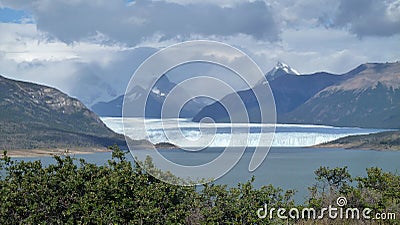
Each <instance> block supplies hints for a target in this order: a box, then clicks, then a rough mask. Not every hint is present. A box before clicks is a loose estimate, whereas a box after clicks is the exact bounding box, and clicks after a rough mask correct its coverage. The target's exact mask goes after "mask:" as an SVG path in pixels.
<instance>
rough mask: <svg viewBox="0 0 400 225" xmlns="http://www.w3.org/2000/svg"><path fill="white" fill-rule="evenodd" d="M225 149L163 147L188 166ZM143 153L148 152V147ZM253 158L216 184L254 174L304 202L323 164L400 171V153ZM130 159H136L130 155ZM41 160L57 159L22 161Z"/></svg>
mask: <svg viewBox="0 0 400 225" xmlns="http://www.w3.org/2000/svg"><path fill="white" fill-rule="evenodd" d="M221 151H222V148H208V149H207V150H206V151H201V152H184V151H176V150H160V152H161V153H162V154H163V155H164V156H165V157H166V158H168V159H170V160H172V161H174V162H177V163H181V164H186V165H195V164H199V163H203V162H208V161H210V159H213V158H215V157H216V156H218V155H219V154H220V152H221ZM141 153H142V154H146V150H143V151H141ZM76 157H77V158H84V159H86V160H87V161H88V162H91V163H96V164H99V165H102V164H104V163H106V162H107V160H108V159H110V158H111V153H110V152H106V153H95V154H88V155H76ZM251 157H252V149H247V150H246V152H245V154H244V155H243V157H242V158H241V160H240V161H239V162H238V164H237V165H236V166H235V167H234V168H233V169H232V170H230V171H229V172H228V173H227V174H225V175H224V176H223V177H221V178H220V179H218V180H217V181H216V183H220V184H228V185H230V186H232V185H236V184H237V183H238V182H246V181H247V180H249V179H251V177H252V176H253V175H254V176H255V178H256V179H255V183H254V185H255V186H256V187H260V186H262V185H268V184H273V185H274V186H276V187H281V188H283V189H295V190H297V193H296V197H295V200H296V202H298V203H302V202H304V200H305V199H306V197H307V195H308V189H307V187H310V186H312V185H313V184H314V183H315V179H314V171H315V170H316V169H317V168H319V167H320V166H329V167H331V168H332V167H343V166H347V167H348V168H349V171H350V173H351V174H352V175H353V176H365V175H366V171H365V169H366V168H369V167H380V168H382V169H383V170H384V171H391V172H395V173H400V163H399V162H400V152H384V151H373V150H345V149H316V148H299V147H274V148H272V149H271V150H270V152H269V154H268V156H267V158H266V160H265V161H264V162H263V163H262V165H261V166H260V167H259V168H258V169H257V170H256V171H254V172H249V171H248V164H249V161H250V159H251ZM127 158H128V160H130V161H133V158H132V156H131V155H130V154H128V155H127ZM37 159H40V160H41V161H42V162H43V164H45V165H46V164H49V163H52V162H54V159H52V158H51V157H40V158H19V159H18V160H37Z"/></svg>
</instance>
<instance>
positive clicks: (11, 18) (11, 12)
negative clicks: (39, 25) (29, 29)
mask: <svg viewBox="0 0 400 225" xmlns="http://www.w3.org/2000/svg"><path fill="white" fill-rule="evenodd" d="M29 18H31V15H30V14H28V13H27V12H25V11H23V10H15V9H10V8H0V22H2V23H21V22H24V21H25V22H26V20H25V19H29Z"/></svg>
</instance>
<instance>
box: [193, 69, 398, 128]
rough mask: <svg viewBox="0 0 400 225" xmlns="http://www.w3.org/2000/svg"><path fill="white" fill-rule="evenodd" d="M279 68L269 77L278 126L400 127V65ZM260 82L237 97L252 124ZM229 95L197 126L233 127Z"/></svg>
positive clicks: (201, 115)
mask: <svg viewBox="0 0 400 225" xmlns="http://www.w3.org/2000/svg"><path fill="white" fill-rule="evenodd" d="M293 71H296V70H293V69H291V68H290V67H289V66H287V65H285V64H282V63H278V64H277V66H276V67H275V68H274V69H273V70H271V71H270V72H269V73H267V74H266V78H267V80H268V81H269V85H270V87H271V89H272V92H273V95H274V98H275V103H276V111H277V122H278V123H303V124H304V123H306V124H323V125H332V126H355V127H374V128H400V62H394V63H366V64H362V65H360V66H358V67H357V68H355V69H353V70H351V71H349V72H347V73H344V74H331V73H326V72H318V73H313V74H301V75H300V74H298V73H296V72H293ZM265 85H266V84H265V83H263V82H259V83H258V84H257V85H256V86H255V87H253V88H252V89H248V90H245V91H240V92H238V93H237V94H239V96H240V97H241V98H242V100H243V101H244V102H245V106H246V108H247V112H248V114H249V118H250V121H251V122H259V120H258V118H259V116H257V115H258V114H259V113H260V112H259V105H258V102H257V100H256V99H255V97H254V94H253V90H254V89H257V88H265ZM231 95H234V94H230V95H227V96H225V97H224V98H222V99H221V100H220V101H217V102H215V103H213V104H211V105H208V106H206V107H204V108H203V109H202V110H201V111H200V112H199V113H198V114H197V115H195V116H194V117H193V121H200V120H201V119H202V118H205V117H211V118H213V119H214V120H215V121H217V122H228V121H229V117H228V114H227V112H226V111H225V110H222V109H221V107H222V104H224V105H226V106H227V108H229V106H234V104H236V103H235V102H230V99H233V98H232V97H231Z"/></svg>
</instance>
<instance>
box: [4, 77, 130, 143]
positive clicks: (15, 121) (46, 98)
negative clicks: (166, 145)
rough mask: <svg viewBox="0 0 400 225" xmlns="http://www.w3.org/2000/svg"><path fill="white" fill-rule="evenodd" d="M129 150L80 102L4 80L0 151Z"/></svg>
mask: <svg viewBox="0 0 400 225" xmlns="http://www.w3.org/2000/svg"><path fill="white" fill-rule="evenodd" d="M113 144H117V145H119V146H121V147H124V146H126V143H125V138H124V136H123V135H119V134H116V133H114V132H113V131H112V130H110V129H109V128H108V127H107V126H106V125H105V124H104V123H103V122H102V121H101V120H100V119H99V117H98V116H97V115H96V114H95V113H93V112H92V111H90V110H89V109H88V108H86V106H85V105H83V104H82V103H81V102H80V101H79V100H77V99H75V98H71V97H69V96H68V95H66V94H64V93H62V92H61V91H59V90H57V89H55V88H51V87H47V86H43V85H38V84H33V83H29V82H22V81H15V80H11V79H8V78H5V77H3V76H0V148H1V149H6V150H11V149H37V148H63V147H108V146H110V145H113Z"/></svg>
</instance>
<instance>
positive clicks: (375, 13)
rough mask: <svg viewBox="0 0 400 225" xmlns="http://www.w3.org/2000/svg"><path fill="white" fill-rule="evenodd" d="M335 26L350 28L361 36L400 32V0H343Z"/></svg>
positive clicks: (386, 34) (335, 18)
mask: <svg viewBox="0 0 400 225" xmlns="http://www.w3.org/2000/svg"><path fill="white" fill-rule="evenodd" d="M333 26H336V27H345V28H348V29H349V30H350V31H351V32H352V33H355V34H357V35H358V36H359V37H363V36H390V35H394V34H398V33H400V1H399V0H341V1H340V5H339V8H338V10H337V13H336V15H335V17H334V22H333Z"/></svg>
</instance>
